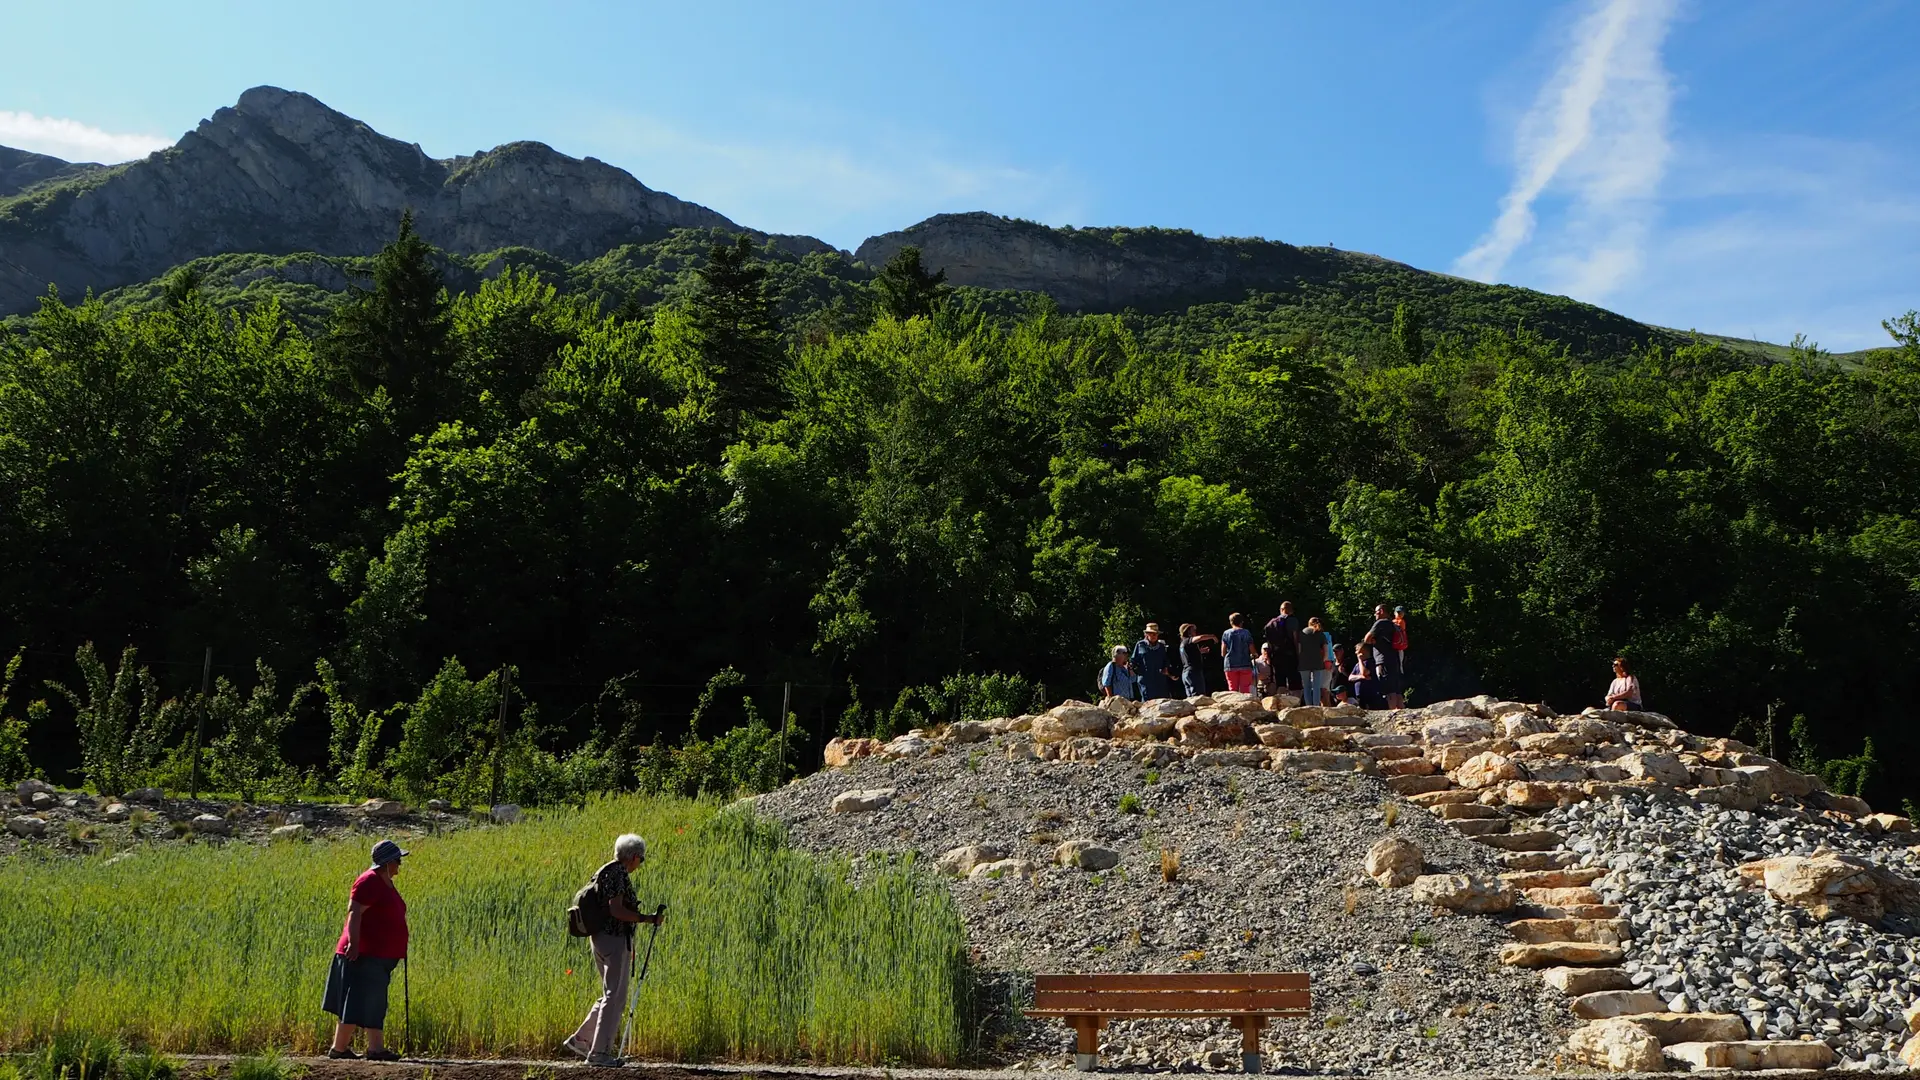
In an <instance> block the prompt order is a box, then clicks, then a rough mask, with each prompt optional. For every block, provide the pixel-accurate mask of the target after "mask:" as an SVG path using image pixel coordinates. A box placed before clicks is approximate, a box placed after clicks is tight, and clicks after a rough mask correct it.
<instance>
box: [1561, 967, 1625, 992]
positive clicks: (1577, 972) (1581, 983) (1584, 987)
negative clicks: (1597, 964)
mask: <svg viewBox="0 0 1920 1080" xmlns="http://www.w3.org/2000/svg"><path fill="white" fill-rule="evenodd" d="M1540 977H1541V978H1542V979H1544V980H1546V984H1547V985H1548V986H1551V987H1553V988H1554V989H1555V990H1558V991H1560V992H1561V993H1563V994H1565V995H1567V996H1568V997H1581V996H1583V995H1586V994H1598V993H1602V992H1604V991H1607V990H1631V989H1633V976H1631V975H1628V974H1627V971H1626V969H1625V968H1587V967H1554V968H1548V969H1547V970H1545V971H1543V972H1541V973H1540Z"/></svg>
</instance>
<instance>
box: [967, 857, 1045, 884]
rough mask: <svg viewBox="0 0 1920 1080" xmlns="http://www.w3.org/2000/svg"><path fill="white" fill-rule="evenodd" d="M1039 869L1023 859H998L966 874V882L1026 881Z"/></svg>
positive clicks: (982, 864)
mask: <svg viewBox="0 0 1920 1080" xmlns="http://www.w3.org/2000/svg"><path fill="white" fill-rule="evenodd" d="M1037 873H1039V868H1038V867H1036V866H1034V865H1033V864H1032V863H1030V862H1028V861H1027V860H1025V859H1000V860H998V861H997V862H989V863H981V864H980V865H978V866H976V867H974V868H973V869H972V870H970V871H968V872H967V880H968V881H1002V880H1028V879H1031V878H1032V877H1033V876H1034V875H1035V874H1037Z"/></svg>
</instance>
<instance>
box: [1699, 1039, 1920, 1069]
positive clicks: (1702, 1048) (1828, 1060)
mask: <svg viewBox="0 0 1920 1080" xmlns="http://www.w3.org/2000/svg"><path fill="white" fill-rule="evenodd" d="M1909 1045H1911V1044H1909ZM1662 1052H1663V1053H1664V1054H1666V1056H1667V1060H1669V1061H1676V1062H1679V1063H1680V1064H1682V1065H1685V1066H1687V1067H1688V1068H1691V1069H1731V1070H1735V1071H1739V1072H1754V1071H1757V1070H1760V1069H1796V1070H1800V1071H1802V1072H1817V1071H1819V1070H1822V1069H1825V1068H1827V1067H1828V1066H1829V1065H1832V1064H1833V1063H1834V1062H1835V1061H1836V1060H1838V1059H1839V1055H1838V1054H1836V1053H1834V1051H1833V1047H1831V1046H1828V1045H1827V1044H1826V1043H1823V1042H1787V1041H1785V1040H1772V1041H1768V1040H1760V1039H1741V1040H1738V1041H1733V1042H1683V1043H1674V1044H1673V1045H1672V1046H1669V1047H1665V1048H1664V1049H1663V1051H1662ZM1900 1053H1901V1060H1902V1061H1905V1060H1906V1051H1905V1050H1902V1051H1901V1052H1900ZM1907 1064H1909V1065H1911V1064H1913V1062H1907Z"/></svg>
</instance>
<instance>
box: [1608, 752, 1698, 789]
mask: <svg viewBox="0 0 1920 1080" xmlns="http://www.w3.org/2000/svg"><path fill="white" fill-rule="evenodd" d="M1614 764H1615V765H1616V766H1618V767H1620V768H1622V769H1625V770H1626V773H1627V776H1629V777H1631V778H1632V779H1635V780H1651V781H1653V782H1655V783H1659V784H1665V785H1667V786H1668V787H1686V786H1687V785H1688V784H1690V783H1692V781H1693V777H1691V776H1690V775H1688V773H1687V767H1686V766H1685V765H1683V764H1681V763H1680V759H1679V758H1677V757H1674V756H1673V755H1672V754H1662V753H1639V754H1628V755H1626V756H1625V757H1622V758H1620V759H1618V760H1616V761H1615V762H1614Z"/></svg>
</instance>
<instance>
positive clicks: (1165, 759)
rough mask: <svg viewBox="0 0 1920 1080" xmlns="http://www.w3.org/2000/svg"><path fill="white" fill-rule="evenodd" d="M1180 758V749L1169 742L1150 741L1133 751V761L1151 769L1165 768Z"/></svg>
mask: <svg viewBox="0 0 1920 1080" xmlns="http://www.w3.org/2000/svg"><path fill="white" fill-rule="evenodd" d="M1179 760H1180V751H1179V750H1177V749H1175V748H1174V747H1172V746H1171V745H1169V744H1167V743H1158V742H1157V743H1148V744H1147V745H1145V746H1143V747H1141V748H1140V749H1138V750H1135V751H1134V752H1133V763H1134V764H1135V765H1145V766H1146V767H1147V768H1149V769H1164V768H1166V767H1167V766H1169V765H1171V764H1173V763H1174V762H1176V761H1179Z"/></svg>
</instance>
